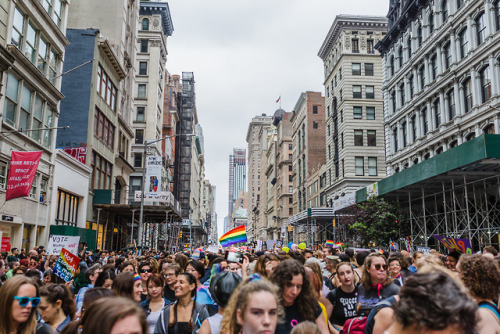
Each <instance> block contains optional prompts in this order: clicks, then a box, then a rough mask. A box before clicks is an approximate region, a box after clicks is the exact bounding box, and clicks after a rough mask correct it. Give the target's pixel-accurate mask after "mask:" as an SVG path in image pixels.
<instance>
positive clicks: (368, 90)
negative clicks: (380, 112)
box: [365, 86, 375, 99]
mask: <svg viewBox="0 0 500 334" xmlns="http://www.w3.org/2000/svg"><path fill="white" fill-rule="evenodd" d="M365 95H366V98H367V99H374V98H375V87H374V86H365Z"/></svg>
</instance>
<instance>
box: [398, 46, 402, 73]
mask: <svg viewBox="0 0 500 334" xmlns="http://www.w3.org/2000/svg"><path fill="white" fill-rule="evenodd" d="M398 65H399V68H402V67H403V48H402V47H399V50H398Z"/></svg>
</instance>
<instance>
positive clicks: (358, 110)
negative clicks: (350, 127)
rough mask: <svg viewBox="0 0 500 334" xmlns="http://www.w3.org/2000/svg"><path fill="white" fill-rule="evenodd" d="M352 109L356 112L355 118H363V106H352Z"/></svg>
mask: <svg viewBox="0 0 500 334" xmlns="http://www.w3.org/2000/svg"><path fill="white" fill-rule="evenodd" d="M352 111H353V114H354V119H362V118H363V108H362V107H352Z"/></svg>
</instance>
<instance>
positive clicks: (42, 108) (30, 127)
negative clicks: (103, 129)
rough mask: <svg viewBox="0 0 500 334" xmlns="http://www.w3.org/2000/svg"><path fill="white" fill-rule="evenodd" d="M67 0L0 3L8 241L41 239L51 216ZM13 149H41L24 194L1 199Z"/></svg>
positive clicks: (0, 143) (0, 176) (25, 243)
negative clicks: (29, 190) (30, 185)
mask: <svg viewBox="0 0 500 334" xmlns="http://www.w3.org/2000/svg"><path fill="white" fill-rule="evenodd" d="M68 9H69V4H68V3H67V2H66V1H60V0H52V1H44V2H40V1H2V2H1V3H0V18H1V21H2V24H1V27H0V44H1V46H0V73H1V74H0V78H1V84H0V110H1V112H2V116H1V127H2V129H1V130H2V133H3V136H2V137H1V138H0V200H2V202H3V203H5V204H4V205H3V207H2V215H1V217H0V218H1V219H0V231H1V232H2V238H10V245H11V246H12V247H17V248H21V247H23V248H32V247H34V246H35V245H40V244H45V243H46V242H47V240H48V235H49V224H50V221H51V220H52V217H51V216H50V207H51V206H54V205H57V204H56V203H54V202H53V193H54V191H56V192H57V190H55V189H53V186H52V184H53V174H54V164H55V153H54V151H55V139H56V130H55V129H54V128H55V127H57V126H58V119H59V115H60V112H61V106H60V101H61V100H62V99H63V97H64V96H63V94H62V93H61V75H62V72H63V71H62V69H63V59H64V58H65V49H66V46H67V45H68V43H69V42H68V39H67V38H66V36H65V34H66V27H67V16H68ZM11 151H42V157H41V160H40V163H39V165H38V170H37V173H36V176H35V179H34V181H33V185H32V187H31V192H30V195H29V196H28V197H24V198H17V199H13V200H10V201H8V202H5V189H6V185H7V176H8V169H9V162H10V157H11Z"/></svg>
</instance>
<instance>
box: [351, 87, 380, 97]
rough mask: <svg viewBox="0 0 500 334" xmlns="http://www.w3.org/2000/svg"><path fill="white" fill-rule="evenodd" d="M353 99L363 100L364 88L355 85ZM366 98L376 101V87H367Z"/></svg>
mask: <svg viewBox="0 0 500 334" xmlns="http://www.w3.org/2000/svg"><path fill="white" fill-rule="evenodd" d="M352 97H353V98H354V99H361V98H363V86H361V85H353V86H352ZM365 98H366V99H374V98H375V86H365Z"/></svg>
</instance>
